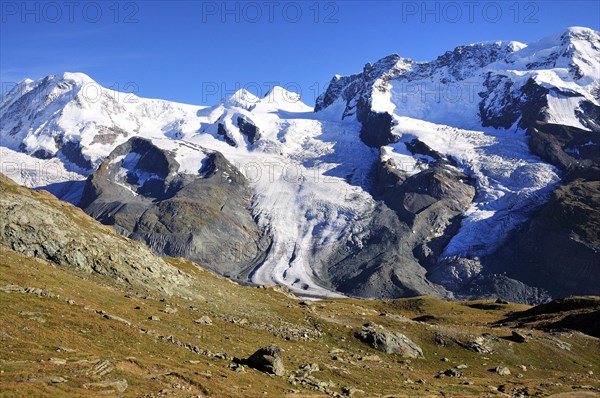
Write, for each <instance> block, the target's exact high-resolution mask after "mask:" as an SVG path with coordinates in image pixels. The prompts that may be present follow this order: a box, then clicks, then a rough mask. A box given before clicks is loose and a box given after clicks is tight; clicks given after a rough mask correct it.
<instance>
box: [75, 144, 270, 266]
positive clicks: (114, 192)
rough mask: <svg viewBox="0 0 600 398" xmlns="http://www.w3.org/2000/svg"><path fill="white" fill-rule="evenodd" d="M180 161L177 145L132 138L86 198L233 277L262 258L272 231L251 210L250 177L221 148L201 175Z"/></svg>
mask: <svg viewBox="0 0 600 398" xmlns="http://www.w3.org/2000/svg"><path fill="white" fill-rule="evenodd" d="M179 169H180V165H179V164H178V162H177V161H176V160H175V157H174V154H173V153H172V152H170V151H168V150H163V149H161V148H159V147H157V146H156V145H154V144H153V143H152V142H151V141H148V140H145V139H140V138H133V139H131V140H129V141H128V142H126V143H124V144H122V145H120V146H119V147H117V148H116V149H115V150H114V151H113V152H112V153H111V155H110V156H109V157H108V158H107V159H106V160H105V161H104V162H103V163H102V164H101V165H100V167H99V168H98V170H97V171H96V172H95V173H94V174H92V175H91V176H90V177H89V178H88V180H87V183H86V187H85V189H84V193H83V198H82V201H81V204H80V206H81V207H82V208H83V209H84V210H85V211H86V212H87V213H88V214H90V215H91V216H93V217H94V218H96V219H98V220H99V221H101V222H102V223H104V224H108V225H113V226H114V227H115V228H116V229H117V231H119V232H121V233H122V234H124V235H126V236H129V237H131V238H133V239H136V240H140V241H142V242H145V243H146V244H147V245H148V246H149V247H150V248H151V249H152V250H154V251H155V252H156V253H158V254H160V255H165V256H172V257H185V258H188V259H190V260H192V261H195V262H196V263H198V264H200V265H202V266H204V267H207V268H209V269H212V270H214V271H216V272H218V273H220V274H223V275H227V276H230V277H232V278H237V277H240V276H241V275H242V274H243V273H244V272H245V271H247V270H248V269H251V268H253V267H254V266H256V265H257V264H260V263H261V262H262V259H263V256H264V254H265V252H266V250H267V248H268V246H269V243H270V238H269V237H268V235H267V234H266V233H265V232H264V231H261V230H260V229H259V227H258V226H257V224H256V222H255V220H254V219H253V217H252V215H251V213H250V210H249V207H250V201H251V190H250V187H249V186H248V183H247V181H246V179H245V177H244V176H243V175H242V174H241V173H240V172H239V171H238V170H237V169H236V168H235V167H234V166H233V165H232V164H231V163H229V162H228V161H227V160H226V159H225V158H224V157H223V155H221V154H220V153H218V152H209V151H206V158H205V159H204V161H203V163H202V167H201V169H200V170H199V172H198V174H196V175H192V174H186V173H183V172H180V171H179Z"/></svg>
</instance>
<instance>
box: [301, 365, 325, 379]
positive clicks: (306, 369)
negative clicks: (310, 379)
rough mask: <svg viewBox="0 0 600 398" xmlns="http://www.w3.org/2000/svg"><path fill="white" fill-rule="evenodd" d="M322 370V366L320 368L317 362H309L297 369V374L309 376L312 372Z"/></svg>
mask: <svg viewBox="0 0 600 398" xmlns="http://www.w3.org/2000/svg"><path fill="white" fill-rule="evenodd" d="M320 370H321V368H319V365H318V364H316V363H307V364H306V365H302V366H300V368H299V369H298V371H296V375H297V376H299V377H307V376H309V375H310V374H311V373H314V372H319V371H320Z"/></svg>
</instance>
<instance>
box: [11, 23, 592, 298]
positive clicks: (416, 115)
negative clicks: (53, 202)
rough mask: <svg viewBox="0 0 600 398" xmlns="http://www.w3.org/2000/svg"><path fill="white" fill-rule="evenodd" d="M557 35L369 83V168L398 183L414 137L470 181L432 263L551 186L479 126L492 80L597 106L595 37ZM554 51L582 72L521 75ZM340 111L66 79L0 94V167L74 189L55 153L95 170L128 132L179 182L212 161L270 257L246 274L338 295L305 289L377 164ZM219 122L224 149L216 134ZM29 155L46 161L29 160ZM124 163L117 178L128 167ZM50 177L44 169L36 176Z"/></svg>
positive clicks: (534, 161)
mask: <svg viewBox="0 0 600 398" xmlns="http://www.w3.org/2000/svg"><path fill="white" fill-rule="evenodd" d="M567 33H568V34H571V35H573V36H578V37H579V36H581V37H583V38H584V39H585V40H584V39H581V40H579V39H572V40H569V41H568V43H567V44H565V43H564V40H563V38H562V37H561V36H560V35H559V36H555V37H550V38H547V39H544V40H542V41H540V42H538V43H534V44H531V45H528V46H526V45H524V44H521V43H516V42H510V43H503V44H502V46H508V49H509V50H510V51H512V53H511V55H510V56H509V57H508V58H507V59H506V61H502V62H495V63H492V64H490V65H487V66H485V67H484V68H481V70H475V71H473V70H469V71H468V72H469V74H470V77H468V78H466V79H463V80H461V81H459V82H456V81H454V82H453V81H452V79H450V80H449V81H447V82H446V83H441V82H442V81H446V80H444V79H443V77H445V76H446V75H445V73H446V72H445V71H444V70H440V71H438V72H436V74H434V75H432V76H428V77H424V78H422V79H421V80H419V79H416V80H411V81H410V82H407V81H404V80H402V79H392V80H390V81H385V82H384V81H380V82H377V84H376V86H377V88H376V89H374V90H373V93H372V95H371V98H372V108H373V110H376V111H381V112H383V111H387V112H389V113H390V114H392V117H393V120H394V124H395V126H394V129H393V132H394V134H395V135H397V136H398V137H399V141H398V142H396V143H394V144H390V145H388V146H386V147H384V148H383V149H382V151H381V158H383V159H384V160H385V159H386V158H390V157H391V158H393V159H394V160H395V161H396V163H397V164H399V165H400V167H402V168H403V170H405V171H406V172H408V173H409V174H414V173H417V172H419V171H420V170H423V169H424V168H426V167H427V162H426V161H427V159H423V158H422V157H415V156H413V155H412V154H411V153H410V152H409V151H408V150H407V149H406V146H405V144H404V143H405V142H408V141H410V140H412V139H413V138H418V139H419V140H421V141H423V142H424V143H426V144H427V145H429V146H430V147H431V148H432V149H434V150H436V151H438V152H440V153H442V154H444V155H447V156H451V157H452V158H454V159H455V160H456V161H457V163H458V166H459V167H460V168H461V169H462V170H463V171H464V172H465V173H466V174H468V175H469V176H471V177H472V178H473V179H474V180H475V183H476V188H477V196H476V198H475V201H474V203H473V205H472V206H471V208H470V209H469V210H468V211H467V212H466V213H465V219H464V221H463V223H462V227H461V229H460V231H459V232H458V234H457V235H456V236H455V237H454V238H453V239H452V241H451V242H450V244H449V245H448V247H447V248H446V251H445V256H448V257H452V256H461V257H464V256H470V257H476V256H481V255H484V254H487V253H489V252H491V251H493V249H495V248H496V247H497V246H498V245H499V244H501V243H502V241H503V240H504V239H505V238H506V236H507V234H508V232H509V231H510V230H512V229H514V228H515V226H517V225H519V224H520V223H522V222H523V221H525V220H526V219H527V215H528V214H529V213H530V212H531V211H532V210H534V209H536V208H537V207H539V205H540V204H542V203H543V202H544V201H545V200H546V198H547V195H548V193H549V192H550V191H551V190H552V188H553V187H554V186H555V184H556V183H557V182H558V181H559V179H558V176H557V174H556V170H555V169H554V168H553V167H552V166H550V165H548V164H546V163H544V162H542V161H541V160H540V159H539V158H537V157H535V156H533V155H531V154H530V152H529V150H528V147H527V142H526V137H525V134H524V131H521V130H519V129H518V128H517V127H516V124H515V126H513V127H511V128H509V129H493V128H483V127H482V126H481V119H480V117H479V109H478V104H479V101H480V97H479V96H478V95H477V94H478V93H479V92H480V91H483V90H484V86H483V84H484V81H485V76H486V74H487V73H488V72H491V73H495V74H500V75H503V76H508V77H509V78H510V79H511V80H512V81H513V82H515V83H514V87H515V89H517V88H518V87H520V86H521V85H522V84H524V83H525V82H526V81H527V80H528V79H529V78H533V79H535V80H536V81H537V82H540V83H542V84H543V85H544V86H547V87H555V88H559V89H560V90H563V91H572V92H576V93H578V94H580V95H581V96H583V97H585V98H586V99H588V100H589V101H591V102H593V103H595V104H598V99H597V94H594V93H597V92H598V90H600V83H599V82H600V79H599V78H598V76H599V74H600V67H599V64H600V60H599V59H598V54H599V51H598V49H599V48H600V40H598V33H597V32H594V31H592V30H589V29H585V28H571V29H570V30H569V31H568V32H567ZM590 37H591V39H590ZM594 43H595V44H594ZM594 45H595V46H596V47H595V48H593V46H594ZM510 51H509V52H510ZM566 52H570V53H569V54H570V55H569V57H567V58H569V59H571V60H573V62H574V63H575V64H576V65H577V66H578V67H579V69H580V71H581V73H582V75H583V77H582V78H580V79H578V80H577V81H575V80H574V79H573V78H572V76H571V74H569V73H568V71H567V69H568V67H569V65H568V64H564V65H563V64H562V63H561V62H563V61H562V58H560V57H559V59H558V61H557V62H556V63H552V64H550V63H545V64H543V65H540V66H539V67H535V68H533V67H531V68H530V67H527V65H531V64H532V63H534V62H541V63H543V62H544V61H545V60H546V59H547V58H549V57H552V56H553V55H552V54H554V53H558V54H559V55H561V54H565V53H566ZM400 62H401V63H402V65H399V66H398V67H399V68H402V70H409V68H411V67H412V66H411V65H412V63H407V62H406V60H404V59H402V60H401V61H400ZM564 62H567V61H564ZM453 90H454V91H453ZM457 90H458V94H457ZM573 98H574V97H561V96H558V95H556V96H551V98H550V99H549V108H550V109H549V114H550V115H551V120H552V122H555V123H563V124H567V125H571V126H575V127H579V128H584V129H585V126H582V125H581V123H580V122H579V120H578V119H577V118H576V116H575V112H574V111H575V109H577V107H578V106H579V102H578V101H576V100H574V99H573ZM345 106H346V103H345V102H344V101H343V100H342V99H341V98H340V99H338V101H336V102H335V103H334V104H332V105H331V106H329V107H328V108H326V109H324V110H322V111H320V112H317V113H315V112H313V109H312V108H311V107H309V106H307V105H305V104H304V103H302V101H301V100H300V98H299V96H298V95H297V94H295V93H290V92H288V91H286V90H285V89H283V88H281V87H275V88H273V89H272V90H271V92H269V93H268V94H267V95H266V96H265V97H264V98H257V97H255V96H254V95H252V94H251V93H248V92H247V91H244V90H240V91H239V92H237V93H236V94H234V95H233V96H232V97H230V98H226V99H224V100H223V101H222V102H221V103H220V104H218V105H216V106H212V107H203V106H194V105H186V104H179V103H174V102H169V101H164V100H156V99H145V98H139V97H137V96H135V95H132V94H125V93H119V92H117V91H113V90H109V89H106V88H103V87H101V86H99V85H98V84H97V83H95V82H94V81H93V80H92V79H91V78H89V77H88V76H86V75H84V74H81V73H65V74H63V75H60V76H49V77H47V78H44V79H40V80H36V81H32V80H25V81H23V82H21V83H20V84H19V85H18V86H16V87H15V88H14V89H13V90H11V91H10V92H8V93H5V94H3V95H2V99H1V103H0V116H1V118H2V124H1V126H0V147H1V148H0V149H1V151H0V154H1V158H0V165H1V170H2V172H3V173H5V174H7V175H8V176H9V177H11V178H13V179H15V180H16V181H17V182H19V183H22V184H25V185H28V186H30V187H45V186H48V185H50V184H55V183H61V182H68V181H81V180H83V179H84V178H85V177H86V176H87V175H88V174H89V173H90V171H89V170H85V169H82V168H81V167H78V166H77V165H75V164H73V162H70V161H69V160H68V159H66V158H65V156H59V157H56V154H57V153H58V152H59V150H60V149H61V146H63V145H64V144H65V143H69V142H71V143H78V144H79V146H80V147H81V152H82V154H83V156H84V157H85V159H86V160H89V161H90V162H91V164H92V165H93V167H96V166H98V165H99V164H100V163H101V162H102V161H103V159H105V158H106V157H107V156H108V155H109V154H110V152H111V151H112V150H113V149H114V148H115V147H116V146H118V145H119V144H121V143H123V142H125V141H127V140H128V139H129V138H131V137H132V136H138V137H145V138H149V139H151V140H152V141H153V142H154V144H156V145H157V146H159V147H161V148H164V149H167V150H170V151H173V152H174V153H175V154H176V160H177V161H178V162H179V164H180V165H181V168H180V172H184V173H188V174H197V173H198V171H199V170H200V168H201V167H202V161H203V159H204V158H205V156H206V153H205V151H204V149H202V148H206V149H207V150H209V151H219V152H221V153H223V155H224V156H225V157H226V158H227V159H228V160H229V161H230V162H231V163H232V164H234V165H235V166H236V167H237V168H238V169H239V170H240V171H241V172H242V173H243V174H244V175H245V176H246V177H247V179H248V181H249V183H250V185H251V186H252V188H253V190H254V199H253V207H252V211H253V213H254V215H255V216H256V217H257V220H258V222H259V223H260V224H261V225H262V226H264V227H265V228H267V229H268V231H269V233H270V234H271V235H272V239H273V249H272V250H271V252H270V253H269V255H268V257H267V259H266V260H265V262H264V263H263V264H262V265H261V266H260V267H258V268H257V269H255V270H254V271H253V272H252V273H251V275H250V279H251V281H252V282H255V283H260V284H268V283H277V284H282V285H285V286H288V287H289V288H290V289H291V290H293V291H295V292H298V293H300V294H303V295H315V296H333V295H337V293H335V292H331V291H328V290H327V289H325V288H323V287H322V286H320V284H319V282H318V280H319V277H318V276H319V275H318V272H319V269H321V264H320V263H319V262H320V261H322V259H325V258H327V253H328V251H331V250H336V244H337V243H339V242H352V244H354V245H360V243H361V241H362V238H363V237H364V236H366V234H367V233H368V232H369V231H365V230H364V228H365V227H364V225H365V222H364V220H366V219H368V218H369V215H370V214H372V212H373V211H374V210H373V209H374V206H375V202H374V200H373V198H372V197H371V195H370V194H369V193H368V192H367V191H366V188H365V187H366V186H368V185H369V172H370V171H371V169H372V166H373V164H375V163H376V162H377V161H379V160H380V153H379V151H378V150H376V149H374V148H370V147H368V146H366V145H365V144H363V143H362V141H361V139H360V137H359V132H360V128H361V125H360V123H359V122H358V121H357V120H356V117H354V116H352V117H346V118H343V117H342V115H343V112H344V108H345ZM240 120H243V121H245V122H249V123H251V124H253V125H254V126H256V127H258V129H259V131H260V139H259V140H258V141H256V142H254V143H251V142H250V141H249V140H248V137H247V136H245V135H244V134H243V133H242V132H241V131H240V126H239V123H240ZM219 124H221V125H222V126H223V127H224V130H225V131H226V135H227V137H226V138H227V141H229V142H230V143H233V144H234V145H235V146H232V145H230V143H228V142H226V140H225V137H224V136H223V135H222V134H220V131H219V128H218V125H219ZM221 133H222V131H221ZM198 146H201V147H202V148H199V147H198ZM39 151H42V152H43V153H44V154H45V156H47V157H49V159H48V160H40V159H37V158H34V157H32V156H30V154H33V153H35V152H38V153H39ZM130 156H133V155H130ZM125 160H126V162H124V163H123V167H125V168H127V167H129V166H131V165H133V166H134V165H135V163H136V162H135V159H133V158H131V159H125ZM18 165H21V166H18ZM52 167H55V168H56V169H55V170H56V171H52V172H49V171H48V170H49V169H50V168H52ZM52 170H54V169H52ZM124 172H125V171H124ZM139 177H140V178H157V177H156V176H149V175H140V176H139ZM132 194H135V192H132ZM361 221H363V222H361Z"/></svg>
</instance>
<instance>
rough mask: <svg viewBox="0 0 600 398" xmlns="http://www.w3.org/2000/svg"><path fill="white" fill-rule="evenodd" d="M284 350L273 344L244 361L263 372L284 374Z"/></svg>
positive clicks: (277, 374)
mask: <svg viewBox="0 0 600 398" xmlns="http://www.w3.org/2000/svg"><path fill="white" fill-rule="evenodd" d="M282 352H283V350H282V349H281V348H280V347H278V346H276V345H273V344H271V345H269V346H267V347H263V348H260V349H259V350H258V351H256V352H255V353H254V354H252V355H250V357H248V358H247V359H246V360H245V361H244V363H245V364H246V365H248V366H249V367H251V368H254V369H256V370H260V371H261V372H264V373H270V374H274V375H276V376H283V375H284V374H285V367H284V366H283V356H282Z"/></svg>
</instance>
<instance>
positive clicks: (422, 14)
mask: <svg viewBox="0 0 600 398" xmlns="http://www.w3.org/2000/svg"><path fill="white" fill-rule="evenodd" d="M400 9H401V15H400V21H401V22H402V23H409V22H420V23H424V24H425V23H469V24H472V23H479V22H485V23H510V22H512V23H515V24H517V23H524V24H532V23H538V22H539V12H540V5H539V3H538V2H537V1H402V2H401V3H400Z"/></svg>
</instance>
